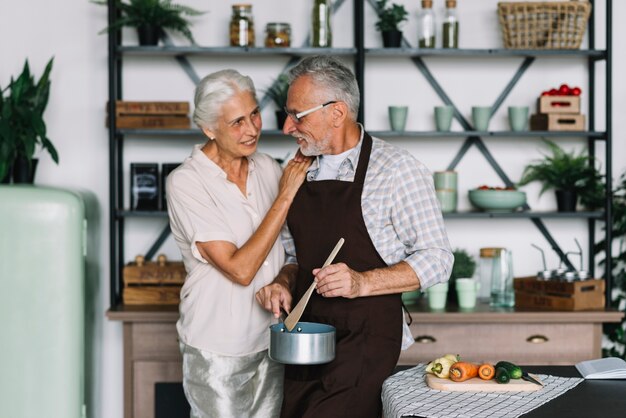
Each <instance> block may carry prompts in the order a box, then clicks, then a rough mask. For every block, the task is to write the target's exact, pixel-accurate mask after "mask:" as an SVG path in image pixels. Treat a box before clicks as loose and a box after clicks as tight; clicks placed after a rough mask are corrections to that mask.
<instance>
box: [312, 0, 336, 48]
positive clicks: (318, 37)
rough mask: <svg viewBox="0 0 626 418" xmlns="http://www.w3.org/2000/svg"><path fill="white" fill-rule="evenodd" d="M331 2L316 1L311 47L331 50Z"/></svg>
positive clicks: (326, 0)
mask: <svg viewBox="0 0 626 418" xmlns="http://www.w3.org/2000/svg"><path fill="white" fill-rule="evenodd" d="M330 10H331V7H330V0H314V3H313V13H312V16H311V46H312V47H318V48H329V47H331V46H332V44H333V34H332V28H331V24H330V16H331V13H330Z"/></svg>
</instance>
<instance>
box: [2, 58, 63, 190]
mask: <svg viewBox="0 0 626 418" xmlns="http://www.w3.org/2000/svg"><path fill="white" fill-rule="evenodd" d="M52 63H53V58H51V59H50V61H48V64H47V65H46V68H45V70H44V72H43V74H42V76H41V78H40V79H39V81H35V77H34V76H33V75H32V74H31V72H30V67H29V65H28V60H26V63H25V64H24V69H23V70H22V73H21V74H20V75H19V77H18V78H17V79H15V80H14V79H13V78H11V82H10V83H9V85H8V87H7V88H6V89H5V90H4V91H2V94H0V95H2V96H3V95H4V93H5V92H8V95H7V96H6V97H3V99H2V100H1V101H0V108H1V113H0V145H1V146H0V178H2V177H3V173H4V174H6V171H7V170H8V165H10V164H11V163H12V165H13V170H12V174H13V182H14V183H32V182H33V179H34V175H35V168H36V164H37V160H36V159H34V158H33V155H34V154H35V151H36V148H37V145H40V146H41V147H42V148H43V149H45V150H46V151H48V153H49V154H50V156H51V157H52V159H53V160H54V162H55V163H57V164H58V163H59V155H58V154H57V150H56V148H55V147H54V145H52V142H50V139H48V136H47V133H46V123H45V122H44V119H43V113H44V111H45V110H46V106H47V104H48V96H49V93H50V71H51V70H52Z"/></svg>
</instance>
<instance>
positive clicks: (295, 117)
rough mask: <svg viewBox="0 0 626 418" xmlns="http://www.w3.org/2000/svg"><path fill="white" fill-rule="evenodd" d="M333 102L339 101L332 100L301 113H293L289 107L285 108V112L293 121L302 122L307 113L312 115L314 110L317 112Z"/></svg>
mask: <svg viewBox="0 0 626 418" xmlns="http://www.w3.org/2000/svg"><path fill="white" fill-rule="evenodd" d="M333 103H337V101H336V100H331V101H330V102H326V103H324V104H321V105H319V106H315V107H312V108H311V109H308V110H304V111H302V112H300V113H292V112H290V111H288V110H287V108H284V110H285V113H287V115H288V116H289V117H290V118H291V120H292V121H294V122H295V123H300V122H302V118H304V117H305V116H306V115H310V114H311V113H313V112H317V111H318V110H320V109H323V108H325V107H326V106H328V105H331V104H333Z"/></svg>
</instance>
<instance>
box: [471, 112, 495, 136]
mask: <svg viewBox="0 0 626 418" xmlns="http://www.w3.org/2000/svg"><path fill="white" fill-rule="evenodd" d="M490 119H491V107H489V106H474V107H472V121H473V122H474V130H475V131H486V130H487V129H489V120H490Z"/></svg>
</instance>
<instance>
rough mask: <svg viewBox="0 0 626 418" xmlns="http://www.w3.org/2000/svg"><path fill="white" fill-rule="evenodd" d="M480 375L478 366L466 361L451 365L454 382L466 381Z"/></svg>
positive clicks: (451, 375) (451, 377)
mask: <svg viewBox="0 0 626 418" xmlns="http://www.w3.org/2000/svg"><path fill="white" fill-rule="evenodd" d="M476 376H478V366H477V365H475V364H473V363H468V362H465V361H458V362H456V363H454V364H453V365H452V366H451V367H450V379H451V380H452V381H454V382H464V381H466V380H467V379H471V378H472V377H476Z"/></svg>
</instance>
